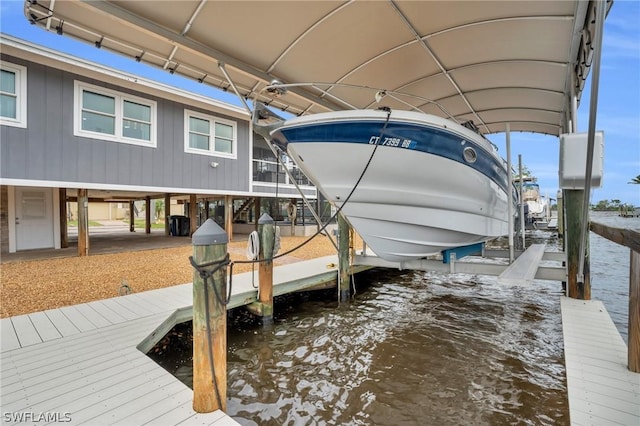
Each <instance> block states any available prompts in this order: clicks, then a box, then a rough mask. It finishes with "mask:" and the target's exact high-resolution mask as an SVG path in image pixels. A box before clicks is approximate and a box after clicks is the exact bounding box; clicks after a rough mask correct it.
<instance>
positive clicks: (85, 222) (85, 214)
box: [78, 189, 89, 256]
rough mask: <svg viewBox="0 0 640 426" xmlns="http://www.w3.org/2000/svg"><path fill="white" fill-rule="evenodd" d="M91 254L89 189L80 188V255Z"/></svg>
mask: <svg viewBox="0 0 640 426" xmlns="http://www.w3.org/2000/svg"><path fill="white" fill-rule="evenodd" d="M88 255H89V191H88V190H86V189H78V256H88Z"/></svg>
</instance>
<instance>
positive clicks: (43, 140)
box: [0, 55, 250, 191]
mask: <svg viewBox="0 0 640 426" xmlns="http://www.w3.org/2000/svg"><path fill="white" fill-rule="evenodd" d="M2 60H3V61H4V60H6V61H7V62H11V63H15V64H18V65H24V66H26V67H27V115H28V122H27V128H26V129H22V128H17V127H10V126H0V158H1V174H2V178H6V179H29V180H48V181H63V182H82V183H95V184H107V185H109V184H111V185H133V186H154V187H162V188H180V189H185V190H197V189H203V190H221V191H248V190H249V167H250V164H249V123H248V121H243V120H238V119H235V118H233V117H229V116H225V115H220V114H214V113H212V112H210V111H206V110H202V109H200V108H195V107H192V106H189V105H187V104H182V103H178V102H174V101H172V100H167V99H162V98H158V97H155V96H149V95H147V94H145V93H142V92H136V91H133V90H130V89H126V88H122V87H117V86H113V85H111V84H105V83H103V82H100V81H96V80H93V79H89V78H86V77H82V76H79V75H76V74H72V73H68V72H64V71H61V70H58V69H55V68H50V67H45V66H42V65H40V64H37V63H32V62H26V61H23V60H20V59H17V58H13V57H9V56H6V55H2ZM74 80H79V81H83V82H87V83H90V84H93V85H96V86H101V87H105V88H108V89H111V90H116V91H119V92H122V93H130V94H133V95H135V96H139V97H141V98H145V99H149V100H153V101H155V102H157V131H158V137H157V147H156V148H148V147H142V146H137V145H129V144H124V143H118V142H112V141H105V140H97V139H89V138H83V137H77V136H74V135H73V111H74V105H73V102H74V96H73V93H74ZM185 109H190V110H194V111H199V112H202V113H205V114H209V115H212V116H217V117H221V118H225V119H227V120H232V121H235V122H236V123H237V138H238V145H237V149H238V152H237V159H236V160H232V159H227V158H221V157H210V156H204V155H197V154H190V153H185V152H184V110H185ZM212 161H216V162H217V163H219V164H220V165H219V166H218V167H217V168H212V167H210V166H209V164H210V163H211V162H212Z"/></svg>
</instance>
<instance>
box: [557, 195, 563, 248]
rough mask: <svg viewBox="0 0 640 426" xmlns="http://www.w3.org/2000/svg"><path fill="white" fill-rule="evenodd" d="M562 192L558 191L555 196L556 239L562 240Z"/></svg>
mask: <svg viewBox="0 0 640 426" xmlns="http://www.w3.org/2000/svg"><path fill="white" fill-rule="evenodd" d="M563 198H564V197H563V195H562V191H561V190H558V193H557V195H556V201H557V206H558V207H557V208H558V209H557V214H558V237H560V238H562V237H563V236H564V201H563Z"/></svg>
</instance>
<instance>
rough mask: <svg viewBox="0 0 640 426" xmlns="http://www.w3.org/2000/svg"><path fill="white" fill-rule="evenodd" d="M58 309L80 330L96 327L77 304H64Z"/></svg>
mask: <svg viewBox="0 0 640 426" xmlns="http://www.w3.org/2000/svg"><path fill="white" fill-rule="evenodd" d="M58 310H59V311H60V312H62V313H63V314H64V316H65V317H67V318H68V319H69V321H71V323H72V324H73V325H75V326H76V328H77V329H78V330H80V331H89V330H93V329H95V328H96V326H95V325H93V324H92V323H91V321H89V320H88V319H87V317H85V316H84V315H82V312H80V311H79V310H78V309H77V308H76V307H75V306H64V307H62V308H59V309H58Z"/></svg>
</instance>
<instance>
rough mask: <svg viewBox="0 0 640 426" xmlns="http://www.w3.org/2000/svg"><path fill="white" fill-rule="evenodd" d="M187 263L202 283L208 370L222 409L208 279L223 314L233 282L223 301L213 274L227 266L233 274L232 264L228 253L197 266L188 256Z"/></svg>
mask: <svg viewBox="0 0 640 426" xmlns="http://www.w3.org/2000/svg"><path fill="white" fill-rule="evenodd" d="M189 262H190V263H191V266H193V268H194V269H195V270H196V271H198V274H199V275H200V278H202V281H203V283H204V312H205V326H206V330H207V344H208V345H209V350H208V351H207V352H208V358H209V368H210V369H211V377H212V383H213V388H214V390H215V391H216V399H217V401H218V407H220V408H222V398H221V397H220V389H219V387H218V378H217V377H216V369H215V366H214V364H213V342H212V341H211V324H209V318H211V314H210V312H209V279H211V282H212V287H213V292H214V293H215V295H216V299H217V300H218V303H220V304H221V305H223V306H225V312H226V306H227V304H228V303H229V300H230V299H231V289H232V285H233V284H232V283H233V282H232V280H231V279H229V294H228V296H227V299H226V300H225V301H223V300H222V297H221V296H220V293H219V292H218V288H217V287H216V286H215V285H213V274H215V273H216V272H218V271H219V270H220V269H222V268H224V267H225V266H227V265H231V266H230V272H231V273H232V274H233V264H232V263H231V261H230V258H229V253H227V255H226V256H225V257H224V259H222V260H220V261H213V262H207V263H201V264H197V263H196V262H195V260H193V256H189ZM211 266H213V268H212V269H207V268H210V267H211ZM232 276H233V275H232Z"/></svg>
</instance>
